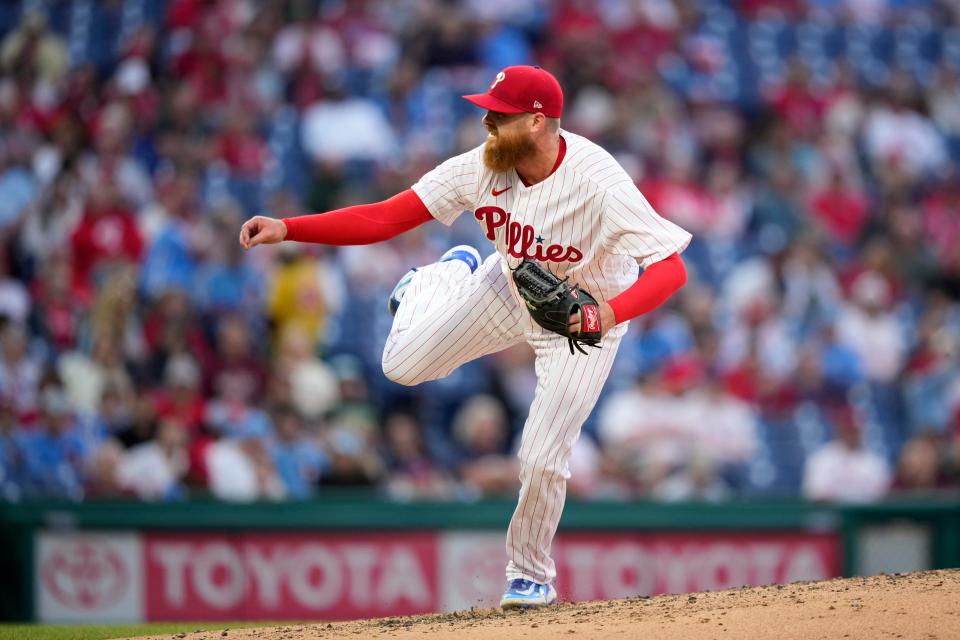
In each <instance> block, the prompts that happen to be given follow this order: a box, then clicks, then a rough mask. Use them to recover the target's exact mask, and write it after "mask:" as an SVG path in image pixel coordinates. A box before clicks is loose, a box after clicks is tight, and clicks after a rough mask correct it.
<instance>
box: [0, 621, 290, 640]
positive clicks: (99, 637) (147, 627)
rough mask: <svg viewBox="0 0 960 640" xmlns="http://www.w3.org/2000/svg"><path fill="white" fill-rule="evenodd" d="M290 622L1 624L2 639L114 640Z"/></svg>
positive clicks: (270, 625) (0, 636) (0, 634)
mask: <svg viewBox="0 0 960 640" xmlns="http://www.w3.org/2000/svg"><path fill="white" fill-rule="evenodd" d="M284 624H286V625H289V624H290V622H285V623H284V622H181V623H173V624H91V625H69V624H0V640H112V639H113V638H134V637H137V636H155V635H162V634H167V633H180V632H181V631H185V632H191V631H199V630H204V631H223V630H224V629H240V628H243V627H273V626H277V625H284Z"/></svg>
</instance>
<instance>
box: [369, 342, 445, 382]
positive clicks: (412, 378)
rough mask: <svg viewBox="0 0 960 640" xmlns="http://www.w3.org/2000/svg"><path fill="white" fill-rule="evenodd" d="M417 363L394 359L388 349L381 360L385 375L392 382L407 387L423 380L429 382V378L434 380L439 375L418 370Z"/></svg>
mask: <svg viewBox="0 0 960 640" xmlns="http://www.w3.org/2000/svg"><path fill="white" fill-rule="evenodd" d="M415 365H416V363H415V362H414V363H410V362H402V361H394V359H392V358H390V354H389V353H388V352H386V351H384V352H383V360H382V361H381V366H382V367H383V375H385V376H386V377H387V380H390V381H391V382H396V383H397V384H402V385H404V386H406V387H414V386H416V385H418V384H420V383H421V382H427V381H428V380H433V379H435V378H436V377H437V376H429V375H427V374H426V372H424V371H418V368H417V367H416V366H415Z"/></svg>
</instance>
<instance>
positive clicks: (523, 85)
mask: <svg viewBox="0 0 960 640" xmlns="http://www.w3.org/2000/svg"><path fill="white" fill-rule="evenodd" d="M463 97H464V99H465V100H469V101H470V102H472V103H473V104H475V105H477V106H478V107H483V108H484V109H489V110H490V111H498V112H500V113H542V114H543V115H545V116H547V117H548V118H559V117H560V114H562V113H563V89H561V88H560V83H559V82H557V79H556V78H554V77H553V74H551V73H550V72H549V71H547V70H546V69H541V68H540V67H531V66H528V65H516V66H513V67H507V68H506V69H504V70H503V71H501V72H500V73H498V74H497V77H496V79H495V80H494V81H493V84H491V85H490V88H489V89H487V92H486V93H474V94H471V95H468V96H463Z"/></svg>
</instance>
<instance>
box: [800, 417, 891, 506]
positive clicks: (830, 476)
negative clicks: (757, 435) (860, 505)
mask: <svg viewBox="0 0 960 640" xmlns="http://www.w3.org/2000/svg"><path fill="white" fill-rule="evenodd" d="M830 418H831V421H832V423H833V428H834V433H835V436H834V439H833V440H831V441H830V442H828V443H827V444H825V445H823V447H821V448H820V449H818V450H816V451H814V452H813V453H812V454H811V455H810V457H809V458H807V461H806V465H805V466H804V469H803V496H804V497H805V498H807V499H809V500H822V501H827V502H875V501H877V500H879V499H881V498H883V497H884V496H885V495H887V491H888V490H889V487H890V482H891V480H892V477H891V473H890V469H889V468H888V467H887V463H886V462H885V461H884V459H883V458H881V457H880V456H878V455H877V454H875V453H872V452H870V451H867V450H866V449H864V448H863V445H862V442H861V440H862V436H861V430H862V429H863V424H862V419H861V418H860V417H859V416H857V415H856V413H855V412H854V411H853V410H852V409H851V408H849V407H842V408H837V409H834V410H833V411H832V412H831V414H830Z"/></svg>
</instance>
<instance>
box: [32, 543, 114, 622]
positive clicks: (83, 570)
mask: <svg viewBox="0 0 960 640" xmlns="http://www.w3.org/2000/svg"><path fill="white" fill-rule="evenodd" d="M40 574H41V579H42V580H43V584H44V586H45V587H46V588H47V590H48V591H49V592H50V593H51V594H52V595H53V597H54V598H56V599H57V600H58V601H59V602H60V603H61V604H63V605H65V606H67V607H72V608H74V609H100V608H103V607H107V606H110V605H112V604H114V603H116V602H117V601H118V600H119V599H120V598H121V597H122V596H123V594H124V592H125V591H126V589H127V585H128V584H129V582H130V577H129V575H128V574H127V569H126V567H125V566H124V565H123V558H122V557H121V556H120V554H119V553H118V552H117V550H116V549H114V548H113V547H112V546H111V545H110V543H108V542H104V541H99V540H91V539H86V540H78V541H76V542H67V543H63V544H60V545H57V546H56V547H54V548H53V550H52V551H51V552H50V553H49V554H48V555H47V557H46V558H45V559H44V561H43V566H42V567H41V568H40Z"/></svg>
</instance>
